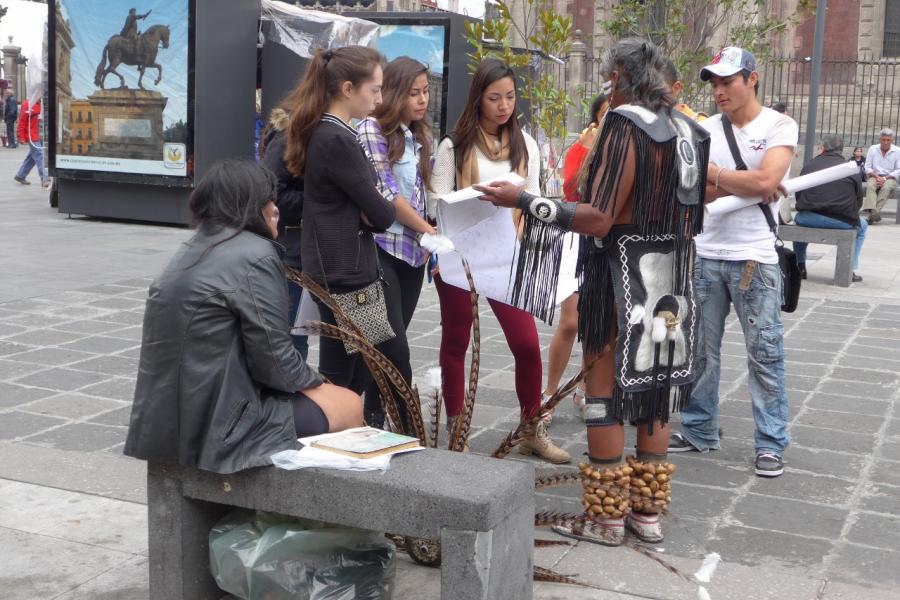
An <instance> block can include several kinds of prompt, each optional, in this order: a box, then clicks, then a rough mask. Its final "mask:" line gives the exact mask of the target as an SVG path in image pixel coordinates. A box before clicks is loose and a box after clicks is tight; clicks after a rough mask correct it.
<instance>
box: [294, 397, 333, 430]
mask: <svg viewBox="0 0 900 600" xmlns="http://www.w3.org/2000/svg"><path fill="white" fill-rule="evenodd" d="M291 405H292V406H293V408H294V429H295V430H296V432H297V437H298V438H302V437H307V436H310V435H321V434H323V433H328V429H329V428H330V427H329V425H328V417H327V416H325V411H323V410H322V407H320V406H319V405H318V404H316V403H315V402H313V401H312V399H311V398H309V397H308V396H306V395H305V394H294V395H293V396H291Z"/></svg>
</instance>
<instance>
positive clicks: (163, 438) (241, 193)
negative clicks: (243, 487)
mask: <svg viewBox="0 0 900 600" xmlns="http://www.w3.org/2000/svg"><path fill="white" fill-rule="evenodd" d="M275 187H276V181H275V176H274V175H272V173H271V172H269V171H267V170H266V169H264V168H262V167H259V166H257V165H255V164H253V163H250V162H242V161H226V162H223V163H220V164H218V165H215V166H213V168H212V169H210V171H209V173H207V175H206V176H205V177H204V178H203V179H202V180H201V181H200V183H199V185H198V186H197V188H196V189H195V190H194V193H193V194H192V195H191V211H192V212H193V215H194V219H195V222H196V223H197V233H196V234H195V235H194V236H193V237H192V238H191V239H190V240H189V241H188V242H186V243H185V244H184V245H183V246H182V247H181V249H180V250H179V251H178V252H177V253H176V254H175V256H174V257H173V258H172V260H171V261H170V262H169V264H168V266H167V267H166V268H165V270H164V271H163V273H162V274H161V275H159V276H158V277H157V278H156V280H155V281H154V282H153V284H152V285H151V286H150V294H149V298H148V299H147V308H146V312H145V314H144V330H143V339H142V342H141V358H140V367H139V372H138V379H137V386H136V389H135V393H134V405H133V407H132V411H131V424H130V426H129V428H128V439H127V441H126V443H125V454H127V455H128V456H133V457H135V458H142V459H146V460H153V461H158V462H173V463H174V462H177V463H180V464H183V465H190V466H196V467H199V468H201V469H205V470H208V471H214V472H217V473H233V472H235V471H240V470H243V469H248V468H250V467H257V466H262V465H267V464H271V459H270V456H271V455H272V454H274V453H276V452H279V451H281V450H287V449H291V448H295V447H296V446H297V438H298V437H302V436H305V435H315V434H319V433H326V432H328V431H340V430H342V429H347V428H349V427H356V426H359V425H362V400H361V399H360V397H359V396H358V395H357V394H355V393H353V392H351V391H350V390H347V389H345V388H340V387H337V386H335V385H331V384H326V383H322V378H321V377H320V376H319V374H318V373H316V372H315V371H314V370H313V369H311V368H310V367H309V366H308V365H307V364H306V363H305V362H304V360H303V358H302V357H301V356H300V354H299V352H297V350H296V349H295V348H294V346H293V344H292V343H291V338H290V335H289V334H288V332H289V330H290V327H289V324H288V293H287V287H286V281H285V277H284V271H283V267H282V262H281V261H282V257H281V254H282V252H283V248H282V247H281V246H280V245H279V244H277V243H275V242H274V241H273V240H274V238H275V236H276V232H277V229H276V227H277V223H278V208H277V207H276V206H275V203H274V202H273V198H274V197H275Z"/></svg>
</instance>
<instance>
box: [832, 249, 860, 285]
mask: <svg viewBox="0 0 900 600" xmlns="http://www.w3.org/2000/svg"><path fill="white" fill-rule="evenodd" d="M855 253H856V239H855V238H854V239H852V240H848V241H841V242H838V245H837V260H836V261H835V263H834V285H838V286H840V287H850V283H851V279H852V277H853V255H854V254H855Z"/></svg>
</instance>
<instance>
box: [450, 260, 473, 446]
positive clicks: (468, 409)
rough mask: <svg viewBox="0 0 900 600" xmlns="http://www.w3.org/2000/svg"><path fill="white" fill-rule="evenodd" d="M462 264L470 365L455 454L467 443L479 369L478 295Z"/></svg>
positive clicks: (456, 430) (453, 438) (454, 442)
mask: <svg viewBox="0 0 900 600" xmlns="http://www.w3.org/2000/svg"><path fill="white" fill-rule="evenodd" d="M462 263H463V270H464V271H465V273H466V279H467V280H468V283H469V295H470V297H471V300H472V363H471V366H470V367H469V390H468V392H467V393H466V401H465V405H464V406H463V418H462V419H458V420H457V422H456V426H455V427H454V429H453V432H452V436H451V438H450V444H449V449H450V450H455V451H457V452H461V451H462V449H463V448H464V447H465V445H466V442H468V441H469V433H470V432H471V430H472V414H473V413H474V412H475V393H476V391H477V390H478V372H479V369H480V367H481V318H480V316H479V314H478V293H477V292H476V291H475V279H474V278H473V277H472V270H471V269H470V268H469V263H468V261H466V259H462Z"/></svg>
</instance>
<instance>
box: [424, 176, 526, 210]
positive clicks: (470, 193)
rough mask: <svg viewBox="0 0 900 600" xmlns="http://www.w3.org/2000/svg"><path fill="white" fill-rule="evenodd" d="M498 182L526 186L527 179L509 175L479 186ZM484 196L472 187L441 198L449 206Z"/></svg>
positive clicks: (484, 182)
mask: <svg viewBox="0 0 900 600" xmlns="http://www.w3.org/2000/svg"><path fill="white" fill-rule="evenodd" d="M496 181H508V182H510V183H512V184H514V185H520V186H521V185H525V179H523V178H522V176H521V175H519V174H518V173H507V174H506V175H503V176H501V177H497V178H496V179H491V180H489V181H482V182H480V183H478V184H477V185H479V186H482V187H483V186H487V185H490V184H491V183H494V182H496ZM482 195H483V194H482V192H479V191H478V190H476V189H475V188H474V186H472V187H467V188H463V189H461V190H457V191H455V192H450V193H449V194H444V195H443V196H442V197H441V200H443V201H444V202H446V203H447V204H455V203H456V202H462V201H464V200H474V199H475V198H479V197H481V196H482Z"/></svg>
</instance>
